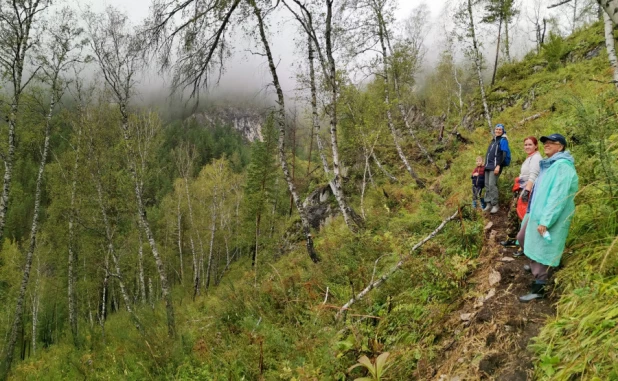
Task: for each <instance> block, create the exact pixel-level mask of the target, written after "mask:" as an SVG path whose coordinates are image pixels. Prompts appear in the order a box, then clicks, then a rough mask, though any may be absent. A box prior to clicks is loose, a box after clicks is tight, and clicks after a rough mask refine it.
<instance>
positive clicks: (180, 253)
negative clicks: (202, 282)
mask: <svg viewBox="0 0 618 381" xmlns="http://www.w3.org/2000/svg"><path fill="white" fill-rule="evenodd" d="M176 210H177V214H178V220H177V223H178V256H179V257H180V283H181V284H182V283H183V282H184V279H185V268H184V264H183V260H182V213H181V212H180V195H178V208H177V209H176Z"/></svg>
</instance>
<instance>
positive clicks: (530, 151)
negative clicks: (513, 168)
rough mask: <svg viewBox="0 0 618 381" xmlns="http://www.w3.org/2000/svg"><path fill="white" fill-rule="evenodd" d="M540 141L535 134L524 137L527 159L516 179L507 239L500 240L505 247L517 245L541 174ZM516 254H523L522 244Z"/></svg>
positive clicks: (516, 255)
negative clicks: (533, 188)
mask: <svg viewBox="0 0 618 381" xmlns="http://www.w3.org/2000/svg"><path fill="white" fill-rule="evenodd" d="M538 146H539V143H538V141H537V140H536V138H535V137H534V136H528V137H527V138H525V139H524V152H525V153H526V155H527V156H526V160H524V162H523V163H522V165H521V170H520V172H519V176H518V177H517V178H516V179H515V184H514V185H513V197H514V198H513V200H512V202H511V209H510V211H509V217H508V226H507V239H506V241H503V242H500V244H501V245H502V246H505V247H515V246H517V238H516V236H517V234H518V232H519V231H520V225H521V223H520V222H521V221H522V220H523V219H524V216H525V214H526V210H527V209H528V201H529V199H530V194H531V192H532V186H533V185H534V182H535V181H536V179H537V177H538V176H539V172H540V171H541V167H540V165H539V163H540V162H541V160H543V157H542V156H541V154H540V153H539V148H538ZM519 243H520V248H519V250H518V251H517V253H516V254H514V255H513V256H515V257H518V256H521V255H523V248H522V246H523V245H522V244H521V242H519Z"/></svg>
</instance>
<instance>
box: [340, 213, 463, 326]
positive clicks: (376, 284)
mask: <svg viewBox="0 0 618 381" xmlns="http://www.w3.org/2000/svg"><path fill="white" fill-rule="evenodd" d="M458 215H459V211H457V212H455V214H453V215H452V216H450V217H449V218H447V219H446V220H444V221H442V223H441V224H440V225H439V226H438V227H437V228H436V230H434V231H432V232H431V233H430V234H429V235H428V236H427V237H425V238H423V240H422V241H420V242H418V243H417V244H416V245H414V247H412V249H411V250H410V253H408V254H407V255H406V256H404V257H403V258H401V260H400V261H399V262H397V264H395V266H393V267H391V268H390V269H389V270H388V271H387V272H386V273H384V274H383V275H382V276H380V277H379V278H378V279H377V280H375V281H374V280H373V277H372V279H371V282H369V285H368V286H367V287H365V288H364V289H363V290H362V291H361V292H359V293H358V294H356V295H354V297H353V298H352V299H350V300H349V301H348V302H347V303H346V304H344V305H343V306H342V307H341V308H340V309H339V312H337V315H336V318H337V319H339V317H340V316H341V314H342V313H343V312H344V311H346V310H347V309H348V308H350V306H352V305H353V304H354V303H356V302H357V301H359V300H361V299H362V298H363V297H365V295H367V294H368V293H369V292H370V291H371V290H373V289H374V288H377V287H379V286H380V285H381V284H382V283H384V282H386V280H387V279H388V278H389V277H390V276H391V275H393V273H395V272H396V271H397V270H399V269H400V268H401V266H403V264H404V263H405V262H406V261H407V260H408V258H410V255H412V253H413V252H414V251H416V250H418V249H419V248H420V247H421V246H423V245H424V244H425V243H426V242H427V241H429V240H430V239H432V238H433V237H435V236H436V235H437V234H438V233H439V232H440V231H441V230H442V229H444V227H445V226H446V224H447V223H448V222H449V221H451V220H453V219H455V218H456V217H457V216H458ZM376 263H377V261H376ZM374 271H375V268H374Z"/></svg>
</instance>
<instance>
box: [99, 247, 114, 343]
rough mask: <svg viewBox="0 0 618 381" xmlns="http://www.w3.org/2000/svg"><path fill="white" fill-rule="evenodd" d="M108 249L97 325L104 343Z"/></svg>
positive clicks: (107, 286)
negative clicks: (99, 327)
mask: <svg viewBox="0 0 618 381" xmlns="http://www.w3.org/2000/svg"><path fill="white" fill-rule="evenodd" d="M110 255H111V253H110V250H107V251H106V253H105V269H104V271H105V275H104V276H103V287H102V290H101V313H100V315H99V325H100V326H101V337H102V338H103V343H105V321H106V320H107V298H108V296H109V256H110Z"/></svg>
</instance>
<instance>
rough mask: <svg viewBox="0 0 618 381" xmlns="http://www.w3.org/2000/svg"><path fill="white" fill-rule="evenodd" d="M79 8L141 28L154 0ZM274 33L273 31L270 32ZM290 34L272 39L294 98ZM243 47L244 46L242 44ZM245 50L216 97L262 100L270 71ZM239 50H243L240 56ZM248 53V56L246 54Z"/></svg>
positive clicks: (403, 10) (406, 8) (110, 0)
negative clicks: (117, 14) (116, 15)
mask: <svg viewBox="0 0 618 381" xmlns="http://www.w3.org/2000/svg"><path fill="white" fill-rule="evenodd" d="M74 1H76V2H77V3H78V4H79V6H80V8H83V7H84V6H88V5H89V6H91V7H92V9H93V10H94V11H102V10H103V9H105V7H106V6H108V5H111V6H114V7H116V8H118V9H120V10H121V11H124V12H125V13H126V14H128V15H129V17H130V18H131V20H132V21H133V23H135V24H138V23H140V22H141V21H143V20H144V18H146V17H147V16H148V12H149V7H150V3H151V0H131V1H127V0H97V1H90V0H74ZM398 1H399V11H398V13H397V17H398V19H403V18H404V17H405V16H407V15H408V14H409V13H410V11H411V10H412V9H413V8H414V7H415V6H417V5H419V4H420V3H421V1H420V0H398ZM443 1H445V0H434V1H430V2H428V3H427V4H428V5H429V7H430V9H431V11H432V13H433V14H437V12H438V11H439V10H440V8H441V7H442V6H443ZM290 29H292V27H290ZM271 32H272V31H271ZM288 36H289V33H278V34H276V35H275V36H273V37H272V38H273V40H272V49H273V54H274V55H275V59H276V60H278V61H279V66H278V69H279V72H280V73H279V74H280V77H281V82H282V86H283V87H284V91H285V92H286V94H288V96H291V95H293V90H294V87H295V80H294V76H295V72H294V68H293V64H294V42H293V41H292V39H291V38H289V37H288ZM241 44H242V43H241ZM245 45H246V46H244V47H241V48H237V49H236V50H237V54H236V55H235V56H234V57H233V58H232V60H230V61H229V62H228V68H227V71H226V74H225V75H224V77H223V78H222V80H221V83H220V85H219V87H218V89H216V90H214V91H215V92H216V93H221V92H223V93H228V94H229V93H236V92H238V91H245V92H248V93H249V94H248V96H249V97H251V96H254V97H261V96H263V90H264V89H265V87H266V85H267V84H269V83H270V81H271V77H270V72H269V71H268V67H267V66H266V65H265V63H264V62H263V61H264V59H263V58H262V57H255V56H251V54H249V53H246V50H248V49H250V46H249V45H248V44H247V43H246V42H245ZM238 50H241V51H240V52H238ZM243 51H245V52H243ZM160 81H161V77H160V76H158V75H148V76H146V78H144V79H143V80H142V82H144V83H142V86H144V87H148V88H153V87H159V86H158V85H159V83H160Z"/></svg>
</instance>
